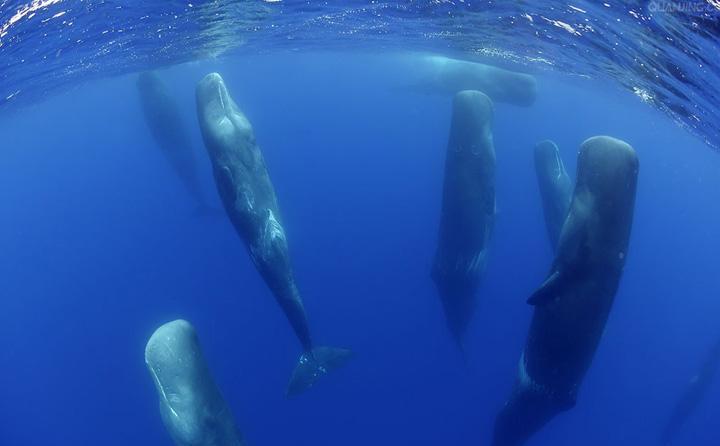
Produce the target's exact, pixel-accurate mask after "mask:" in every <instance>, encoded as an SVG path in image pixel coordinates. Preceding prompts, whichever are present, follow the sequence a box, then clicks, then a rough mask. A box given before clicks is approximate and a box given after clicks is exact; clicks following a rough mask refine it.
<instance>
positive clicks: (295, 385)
mask: <svg viewBox="0 0 720 446" xmlns="http://www.w3.org/2000/svg"><path fill="white" fill-rule="evenodd" d="M196 99H197V112H198V119H199V121H200V129H201V131H202V135H203V140H204V141H205V147H206V148H207V152H208V155H209V157H210V161H211V163H212V167H213V175H214V177H215V183H216V185H217V189H218V193H219V194H220V198H221V200H222V203H223V206H224V207H225V211H226V213H227V215H228V217H229V218H230V221H231V222H232V224H233V226H234V227H235V230H236V232H237V233H238V235H239V236H240V238H241V239H242V240H243V241H244V242H245V246H246V247H247V250H248V253H249V254H250V258H251V259H252V261H253V263H254V264H255V267H256V268H257V270H258V272H259V273H260V275H261V276H262V278H263V279H264V281H265V283H266V284H267V285H268V287H269V288H270V290H271V291H272V293H273V295H274V296H275V300H276V301H277V303H278V304H279V305H280V307H281V308H282V310H283V312H284V313H285V315H286V316H287V319H288V321H289V322H290V325H291V326H292V328H293V330H294V331H295V334H296V336H297V338H298V340H299V341H300V344H301V345H302V348H303V353H302V355H301V356H300V359H299V360H298V362H297V366H296V367H295V371H294V373H293V375H292V377H291V379H290V384H289V386H288V391H287V394H288V395H295V394H298V393H300V392H302V391H303V390H305V389H307V388H309V387H311V386H312V385H313V384H314V383H315V382H316V381H317V379H318V378H320V377H321V376H323V375H325V374H326V373H327V372H328V371H330V370H332V369H335V368H337V367H339V366H341V365H343V364H345V362H346V361H347V360H348V359H349V358H350V356H351V352H350V351H349V350H347V349H343V348H337V347H317V346H315V345H314V343H313V341H312V339H311V336H310V327H309V325H308V321H307V317H306V315H305V308H304V306H303V303H302V299H301V297H300V292H299V291H298V288H297V286H296V284H295V277H294V274H293V271H292V266H291V261H290V254H289V252H288V243H287V238H286V236H285V229H284V227H283V224H282V218H281V216H280V208H279V206H278V202H277V197H276V196H275V189H274V187H273V185H272V182H271V181H270V175H269V174H268V170H267V167H266V165H265V160H264V158H263V155H262V152H261V151H260V148H259V147H258V145H257V143H256V141H255V135H254V132H253V129H252V125H251V124H250V121H248V119H247V118H246V117H245V115H244V114H243V113H242V111H240V109H239V108H238V106H237V104H236V103H235V101H234V100H233V99H232V97H230V94H229V93H228V90H227V87H226V86H225V82H224V80H223V79H222V77H221V76H220V75H219V74H217V73H211V74H208V75H207V76H205V78H203V79H202V80H201V81H200V83H199V84H198V86H197V89H196Z"/></svg>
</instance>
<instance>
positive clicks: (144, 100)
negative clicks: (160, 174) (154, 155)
mask: <svg viewBox="0 0 720 446" xmlns="http://www.w3.org/2000/svg"><path fill="white" fill-rule="evenodd" d="M137 88H138V93H139V94H140V104H141V105H142V110H143V114H144V115H145V121H146V122H147V125H148V128H149V129H150V133H151V134H152V136H153V138H154V139H155V142H156V143H157V145H158V146H159V147H160V149H161V151H162V153H163V155H165V158H166V159H167V160H168V162H169V163H170V166H171V167H172V169H173V170H174V171H175V173H176V174H177V176H178V178H179V179H180V181H181V182H182V184H183V185H184V186H185V188H186V189H187V191H188V193H189V194H190V196H191V197H192V198H193V200H195V203H196V206H197V212H198V213H201V214H207V213H212V212H213V209H212V208H211V207H210V206H209V205H208V204H207V202H206V200H205V196H204V194H203V191H202V187H201V185H200V177H199V175H198V163H197V161H198V160H197V159H196V157H195V153H194V152H193V147H192V144H190V136H189V135H188V132H187V130H186V129H187V126H186V123H185V122H183V119H182V117H181V115H180V109H179V107H178V105H177V103H176V101H175V99H174V98H173V97H172V95H170V92H169V91H168V89H167V86H166V85H165V84H164V83H163V82H162V80H161V79H160V77H159V76H158V75H157V74H155V73H152V72H145V73H140V75H139V76H138V79H137Z"/></svg>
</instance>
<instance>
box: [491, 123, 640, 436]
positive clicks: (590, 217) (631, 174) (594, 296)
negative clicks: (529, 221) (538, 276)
mask: <svg viewBox="0 0 720 446" xmlns="http://www.w3.org/2000/svg"><path fill="white" fill-rule="evenodd" d="M638 168H639V165H638V159H637V155H636V154H635V150H634V149H633V148H632V147H631V146H630V145H628V144H626V143H625V142H623V141H620V140H618V139H615V138H611V137H607V136H598V137H594V138H590V139H588V140H586V141H585V142H584V143H583V144H582V147H581V149H580V153H579V155H578V167H577V182H576V185H575V190H574V192H573V198H572V202H571V203H570V209H569V211H568V216H567V218H566V219H565V223H564V225H563V228H562V232H561V234H560V240H559V243H558V246H557V250H556V254H555V260H554V262H553V265H552V267H551V269H550V273H549V274H548V276H547V278H546V280H545V282H544V283H543V284H542V285H541V286H540V288H538V289H537V291H535V293H533V294H532V296H531V297H530V298H529V299H528V303H529V304H531V305H533V306H534V314H533V318H532V322H531V324H530V331H529V333H528V336H527V341H526V344H525V349H524V351H523V353H522V355H521V357H520V363H519V366H518V374H517V378H516V380H515V386H514V389H513V391H512V394H511V396H510V398H509V400H508V402H507V403H506V404H505V407H504V408H503V409H502V410H501V411H500V413H499V415H498V417H497V420H496V423H495V433H494V440H493V445H494V446H518V445H521V444H523V443H525V441H526V440H527V439H528V438H529V437H530V436H531V435H532V434H534V433H535V432H537V431H538V430H539V429H541V428H542V427H543V426H544V425H545V424H546V423H548V422H549V421H550V420H551V419H552V418H553V417H555V416H556V415H557V414H559V413H560V412H563V411H566V410H569V409H570V408H572V407H574V406H575V401H576V397H577V392H578V389H579V387H580V384H581V383H582V380H583V378H584V376H585V373H586V372H587V370H588V368H589V367H590V364H591V362H592V359H593V356H594V355H595V351H596V350H597V347H598V344H599V343H600V338H601V337H602V333H603V330H604V328H605V323H606V321H607V319H608V316H609V314H610V310H611V308H612V305H613V301H614V300H615V294H616V292H617V289H618V286H619V283H620V278H621V277H622V272H623V268H624V266H625V260H626V258H627V251H628V245H629V241H630V231H631V227H632V221H633V214H634V208H635V191H636V187H637V176H638Z"/></svg>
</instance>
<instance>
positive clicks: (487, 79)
mask: <svg viewBox="0 0 720 446" xmlns="http://www.w3.org/2000/svg"><path fill="white" fill-rule="evenodd" d="M404 60H405V61H406V63H407V64H408V67H407V68H406V71H408V73H409V74H408V79H407V80H408V83H409V84H408V85H407V88H408V89H410V90H411V91H417V92H421V93H429V94H444V95H448V96H452V95H454V94H456V93H458V92H459V91H463V90H477V91H481V92H483V93H485V94H486V95H487V96H488V97H490V99H491V100H492V101H493V102H505V103H508V104H512V105H519V106H523V107H528V106H530V105H532V104H534V103H535V99H536V97H537V81H536V80H535V77H534V76H531V75H529V74H524V73H518V72H515V71H510V70H505V69H503V68H498V67H494V66H492V65H485V64H481V63H477V62H470V61H466V60H458V59H451V58H449V57H444V56H437V55H414V54H413V55H409V56H407V58H405V59H404Z"/></svg>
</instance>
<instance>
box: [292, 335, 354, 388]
mask: <svg viewBox="0 0 720 446" xmlns="http://www.w3.org/2000/svg"><path fill="white" fill-rule="evenodd" d="M352 356H353V353H352V351H350V350H348V349H345V348H338V347H315V348H313V349H312V352H305V353H303V354H302V355H301V356H300V359H299V360H298V363H297V366H295V370H294V371H293V374H292V377H291V378H290V384H289V385H288V389H287V393H286V396H287V397H288V398H290V397H293V396H296V395H299V394H300V393H302V392H304V391H305V390H307V389H309V388H310V387H312V386H313V385H314V384H315V382H316V381H317V380H318V379H319V378H320V377H321V376H323V375H326V374H327V373H328V372H330V371H332V370H335V369H337V368H339V367H342V366H343V365H345V364H346V363H347V362H348V360H349V359H350V358H351V357H352Z"/></svg>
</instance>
